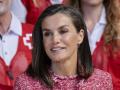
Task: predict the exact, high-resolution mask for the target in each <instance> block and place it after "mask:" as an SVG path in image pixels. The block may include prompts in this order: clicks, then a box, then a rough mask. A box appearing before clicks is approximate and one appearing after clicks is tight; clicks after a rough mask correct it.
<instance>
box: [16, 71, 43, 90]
mask: <svg viewBox="0 0 120 90" xmlns="http://www.w3.org/2000/svg"><path fill="white" fill-rule="evenodd" d="M41 88H42V84H41V82H39V81H38V80H36V79H34V78H32V77H30V76H28V75H27V74H26V73H23V74H21V75H19V76H18V77H17V78H16V80H15V84H14V90H34V89H41Z"/></svg>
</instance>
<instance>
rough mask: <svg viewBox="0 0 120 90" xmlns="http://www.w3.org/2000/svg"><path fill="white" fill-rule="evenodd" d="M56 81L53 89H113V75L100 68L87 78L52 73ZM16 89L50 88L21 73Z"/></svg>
mask: <svg viewBox="0 0 120 90" xmlns="http://www.w3.org/2000/svg"><path fill="white" fill-rule="evenodd" d="M51 75H52V79H53V81H54V84H53V89H52V90H113V87H112V79H111V76H110V75H109V74H108V73H106V72H104V71H101V70H99V69H95V70H94V72H93V74H92V75H91V76H90V77H89V78H88V79H87V80H85V79H81V78H79V77H78V76H77V75H76V76H59V75H56V74H55V73H51ZM14 90H50V89H49V88H47V87H46V86H45V85H44V84H42V82H41V81H38V80H36V79H33V78H32V77H30V76H27V75H26V74H25V73H24V74H21V75H20V76H19V77H18V78H17V79H16V83H15V86H14Z"/></svg>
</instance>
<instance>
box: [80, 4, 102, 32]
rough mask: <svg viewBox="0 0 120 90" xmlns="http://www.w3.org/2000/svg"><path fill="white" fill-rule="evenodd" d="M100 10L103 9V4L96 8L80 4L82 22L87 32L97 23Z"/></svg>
mask: <svg viewBox="0 0 120 90" xmlns="http://www.w3.org/2000/svg"><path fill="white" fill-rule="evenodd" d="M102 9H103V4H100V5H97V6H92V5H84V4H82V11H83V15H84V20H85V22H86V25H87V28H88V30H91V29H93V27H94V26H95V24H96V23H97V22H98V21H99V19H100V16H101V12H102Z"/></svg>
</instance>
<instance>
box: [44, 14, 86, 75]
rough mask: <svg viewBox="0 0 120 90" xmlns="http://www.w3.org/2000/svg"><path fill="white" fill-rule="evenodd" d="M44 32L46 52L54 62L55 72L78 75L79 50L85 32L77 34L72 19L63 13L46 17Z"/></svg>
mask: <svg viewBox="0 0 120 90" xmlns="http://www.w3.org/2000/svg"><path fill="white" fill-rule="evenodd" d="M42 30H43V43H44V47H45V51H46V53H47V55H48V57H49V58H50V59H51V60H52V69H53V71H54V72H55V73H57V74H59V75H74V74H76V65H77V49H78V44H81V43H82V41H83V37H84V34H83V30H80V32H79V33H77V32H76V28H75V27H74V25H73V23H72V20H71V18H70V17H68V16H66V15H64V14H61V13H57V14H55V15H52V16H48V17H46V18H45V19H44V20H43V23H42ZM71 66H72V67H71Z"/></svg>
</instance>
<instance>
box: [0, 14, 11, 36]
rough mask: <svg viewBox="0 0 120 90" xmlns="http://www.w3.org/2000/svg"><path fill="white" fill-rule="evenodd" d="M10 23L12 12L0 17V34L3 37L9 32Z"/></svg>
mask: <svg viewBox="0 0 120 90" xmlns="http://www.w3.org/2000/svg"><path fill="white" fill-rule="evenodd" d="M10 22H11V14H10V12H8V13H6V14H4V15H1V16H0V34H1V35H4V34H5V33H6V32H8V29H9V26H10Z"/></svg>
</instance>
